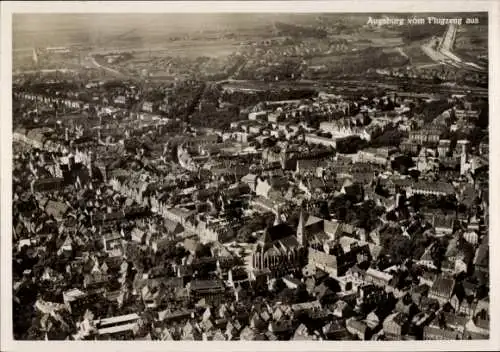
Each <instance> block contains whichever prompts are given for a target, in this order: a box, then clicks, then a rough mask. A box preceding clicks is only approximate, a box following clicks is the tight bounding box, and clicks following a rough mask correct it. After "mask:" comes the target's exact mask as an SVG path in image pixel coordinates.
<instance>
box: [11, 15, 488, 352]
mask: <svg viewBox="0 0 500 352" xmlns="http://www.w3.org/2000/svg"><path fill="white" fill-rule="evenodd" d="M450 10H452V8H450ZM12 28H13V29H12V58H13V59H12V75H13V77H12V128H13V129H12V134H13V144H12V157H13V158H12V307H13V334H14V339H16V340H72V341H73V340H163V341H165V340H174V341H197V340H203V341H251V340H259V341H284V340H293V341H297V340H316V341H320V340H337V341H339V340H341V341H350V340H372V341H401V340H405V341H407V340H410V341H411V340H478V339H479V340H483V339H489V336H490V317H491V314H490V306H489V301H490V294H489V287H490V286H489V284H490V279H489V241H488V238H489V237H488V233H489V231H488V230H489V227H488V216H489V214H488V209H489V183H488V172H489V171H488V170H489V148H488V146H489V140H488V126H489V122H488V121H489V111H488V107H489V103H488V66H489V63H488V58H489V56H488V13H486V12H480V13H443V12H440V13H295V14H292V13H289V14H287V13H236V12H235V13H220V14H219V13H200V14H195V13H184V14H182V13H176V14H167V13H157V14H126V13H122V14H110V13H106V14H104V13H103V14H97V13H93V14H90V13H89V14H77V13H73V14H71V13H65V14H61V13H58V14H26V13H22V14H14V15H13V17H12ZM68 347H69V346H68ZM69 348H71V347H69Z"/></svg>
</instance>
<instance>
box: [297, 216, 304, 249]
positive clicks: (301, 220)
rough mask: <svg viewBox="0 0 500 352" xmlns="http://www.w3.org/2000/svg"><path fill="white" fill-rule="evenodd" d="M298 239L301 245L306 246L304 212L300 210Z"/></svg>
mask: <svg viewBox="0 0 500 352" xmlns="http://www.w3.org/2000/svg"><path fill="white" fill-rule="evenodd" d="M297 241H298V242H299V244H300V246H301V247H305V246H306V240H305V235H304V212H303V211H302V209H301V210H300V216H299V225H298V226H297Z"/></svg>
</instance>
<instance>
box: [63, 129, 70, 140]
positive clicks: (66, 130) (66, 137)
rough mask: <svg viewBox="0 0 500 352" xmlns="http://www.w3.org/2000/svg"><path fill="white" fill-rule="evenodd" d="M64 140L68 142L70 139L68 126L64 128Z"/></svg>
mask: <svg viewBox="0 0 500 352" xmlns="http://www.w3.org/2000/svg"><path fill="white" fill-rule="evenodd" d="M64 140H65V141H66V142H68V141H69V130H68V128H67V127H66V128H65V129H64Z"/></svg>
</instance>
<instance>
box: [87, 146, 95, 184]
mask: <svg viewBox="0 0 500 352" xmlns="http://www.w3.org/2000/svg"><path fill="white" fill-rule="evenodd" d="M93 165H94V154H93V153H92V151H89V156H88V158H87V169H88V171H89V177H90V179H91V180H92V177H93V175H92V167H93Z"/></svg>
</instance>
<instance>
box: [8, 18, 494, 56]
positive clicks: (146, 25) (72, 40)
mask: <svg viewBox="0 0 500 352" xmlns="http://www.w3.org/2000/svg"><path fill="white" fill-rule="evenodd" d="M416 14H418V16H426V15H430V14H432V15H436V14H439V15H441V16H445V15H464V14H468V15H471V14H473V13H471V12H448V13H444V12H442V13H441V12H439V13H435V12H433V13H430V12H422V13H391V12H376V13H374V12H366V13H349V12H346V13H328V12H327V13H324V12H318V13H264V12H262V13H259V12H255V13H238V12H234V13H161V14H158V13H148V14H130V13H70V14H64V13H57V14H55V13H54V14H50V13H49V14H29V13H28V14H14V15H13V19H12V29H13V30H12V36H13V42H12V46H13V49H17V50H22V49H28V48H31V47H34V46H42V47H43V46H58V45H62V46H63V45H72V44H73V45H74V44H89V45H92V44H93V43H92V42H93V41H95V39H96V38H98V37H99V38H100V37H107V36H115V35H120V34H123V32H125V31H127V30H134V35H135V36H141V35H143V36H148V35H171V36H172V35H173V36H175V35H187V34H191V33H198V32H200V31H224V30H225V31H232V30H234V31H244V30H251V29H257V28H262V27H265V26H266V25H270V24H272V22H273V21H284V22H289V21H290V22H293V23H294V24H306V25H307V24H312V23H317V18H318V17H319V16H320V17H323V18H330V19H332V20H339V21H353V20H355V21H353V22H357V21H359V23H360V24H362V23H363V22H364V21H365V18H366V17H367V16H377V17H382V16H391V15H398V16H413V15H416ZM474 14H477V16H481V17H484V16H486V21H487V13H486V12H477V13H474ZM89 21H91V24H90V23H89ZM482 23H483V24H484V22H483V21H482Z"/></svg>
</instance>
